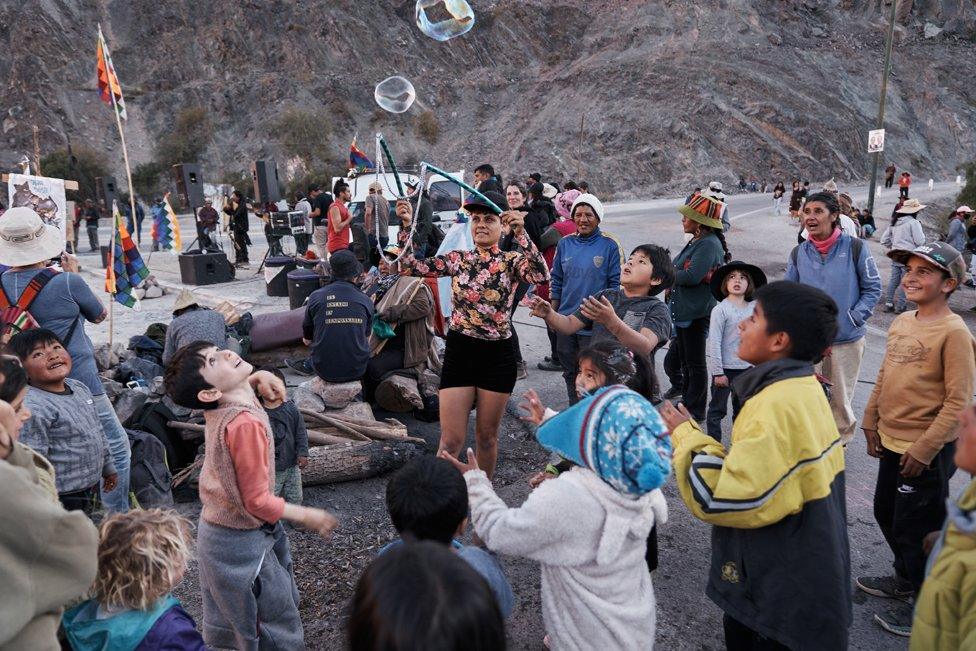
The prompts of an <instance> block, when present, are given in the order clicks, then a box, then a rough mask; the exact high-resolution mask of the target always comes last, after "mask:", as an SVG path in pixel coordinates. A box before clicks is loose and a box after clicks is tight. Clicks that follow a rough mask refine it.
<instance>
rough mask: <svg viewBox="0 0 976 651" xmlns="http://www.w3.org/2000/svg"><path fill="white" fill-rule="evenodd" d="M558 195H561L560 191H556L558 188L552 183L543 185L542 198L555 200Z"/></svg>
mask: <svg viewBox="0 0 976 651" xmlns="http://www.w3.org/2000/svg"><path fill="white" fill-rule="evenodd" d="M557 194H559V190H557V189H556V186H554V185H552V184H551V183H543V184H542V196H544V197H545V198H546V199H554V198H555V197H556V195H557Z"/></svg>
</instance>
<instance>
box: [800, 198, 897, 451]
mask: <svg viewBox="0 0 976 651" xmlns="http://www.w3.org/2000/svg"><path fill="white" fill-rule="evenodd" d="M839 220H840V204H839V203H838V202H837V198H836V197H835V196H834V195H833V194H830V193H827V192H818V193H816V194H813V195H810V197H808V198H807V202H806V204H804V206H803V211H802V221H803V225H804V226H805V227H806V229H807V232H808V233H809V235H810V236H809V238H808V239H807V241H806V242H804V243H803V244H800V245H799V246H797V247H796V248H795V249H793V252H792V253H791V254H790V259H789V261H788V262H787V265H786V280H792V281H794V282H798V283H803V284H804V285H812V286H813V287H817V288H819V289H822V290H823V291H825V292H826V293H827V294H829V295H830V296H831V297H832V298H833V299H834V301H836V302H837V308H838V313H837V335H836V336H835V337H834V342H833V345H831V347H830V353H829V354H828V355H827V357H825V358H824V361H823V363H822V367H821V368H820V369H819V371H820V373H821V374H822V375H823V376H824V377H826V378H827V379H828V380H829V381H830V382H831V384H832V387H831V395H830V409H831V411H832V412H833V414H834V421H835V422H836V423H837V429H838V430H839V431H840V437H841V440H842V441H843V442H844V443H845V444H846V443H847V442H848V441H850V440H851V439H852V438H853V437H854V430H855V428H856V426H857V420H856V419H855V417H854V410H853V409H852V408H851V398H852V397H853V394H854V386H855V384H856V383H857V375H858V372H859V371H860V370H861V358H862V357H863V356H864V335H865V333H866V332H867V324H866V323H867V320H868V318H869V317H870V316H871V313H872V312H873V311H874V306H875V305H877V304H878V300H879V299H880V298H881V276H880V275H879V274H878V265H877V264H876V263H875V261H874V258H873V257H871V253H870V252H869V251H868V248H867V247H866V246H864V244H863V242H862V241H861V240H859V239H857V238H854V237H851V236H850V235H845V234H844V233H842V232H841V230H840V225H839Z"/></svg>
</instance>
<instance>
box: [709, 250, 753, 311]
mask: <svg viewBox="0 0 976 651" xmlns="http://www.w3.org/2000/svg"><path fill="white" fill-rule="evenodd" d="M733 271H744V272H745V273H747V274H749V276H750V277H751V278H752V287H753V289H759V288H760V287H762V286H763V285H765V284H766V274H765V273H763V270H762V269H760V268H759V267H757V266H756V265H754V264H748V263H746V262H742V261H741V260H733V261H732V262H730V263H728V264H726V265H722V266H721V267H719V268H718V269H716V270H715V272H714V273H713V274H712V279H711V280H710V281H709V286H710V287H711V290H712V296H714V297H715V300H717V301H721V300H723V299H724V298H725V296H724V295H723V294H722V285H724V284H725V279H726V278H728V276H729V274H730V273H732V272H733Z"/></svg>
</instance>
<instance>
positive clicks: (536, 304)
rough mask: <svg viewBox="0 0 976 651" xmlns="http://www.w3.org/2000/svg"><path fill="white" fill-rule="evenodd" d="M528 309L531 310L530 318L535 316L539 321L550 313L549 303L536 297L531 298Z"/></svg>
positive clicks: (550, 306)
mask: <svg viewBox="0 0 976 651" xmlns="http://www.w3.org/2000/svg"><path fill="white" fill-rule="evenodd" d="M530 307H531V308H532V316H537V317H539V318H540V319H544V318H546V317H547V316H549V314H550V313H552V305H550V303H549V301H547V300H545V299H543V298H540V297H538V296H533V297H532V303H531V304H530Z"/></svg>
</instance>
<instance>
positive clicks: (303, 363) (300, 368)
mask: <svg viewBox="0 0 976 651" xmlns="http://www.w3.org/2000/svg"><path fill="white" fill-rule="evenodd" d="M285 366H287V367H288V368H290V369H291V370H293V371H295V372H296V373H298V374H299V375H305V376H308V375H315V373H314V372H313V371H312V369H310V368H309V367H308V364H307V360H304V359H289V360H288V361H286V362H285Z"/></svg>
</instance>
